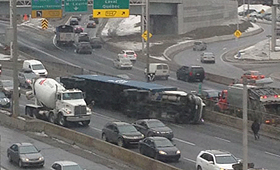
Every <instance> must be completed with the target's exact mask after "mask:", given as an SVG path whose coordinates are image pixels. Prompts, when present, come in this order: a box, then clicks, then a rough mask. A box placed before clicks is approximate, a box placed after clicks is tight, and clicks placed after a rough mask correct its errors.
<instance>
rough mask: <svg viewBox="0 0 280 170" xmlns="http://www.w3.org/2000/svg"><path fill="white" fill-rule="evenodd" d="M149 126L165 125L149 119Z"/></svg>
mask: <svg viewBox="0 0 280 170" xmlns="http://www.w3.org/2000/svg"><path fill="white" fill-rule="evenodd" d="M147 124H148V127H149V128H154V127H164V126H165V125H164V124H163V123H162V122H161V121H149V122H147Z"/></svg>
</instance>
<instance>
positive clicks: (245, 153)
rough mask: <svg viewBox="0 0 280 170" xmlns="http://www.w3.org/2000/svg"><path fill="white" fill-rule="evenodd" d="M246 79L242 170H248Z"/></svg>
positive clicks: (244, 88)
mask: <svg viewBox="0 0 280 170" xmlns="http://www.w3.org/2000/svg"><path fill="white" fill-rule="evenodd" d="M247 84H248V82H247V78H246V77H244V78H243V103H242V104H243V170H248V127H247V124H248V113H247V99H248V88H247Z"/></svg>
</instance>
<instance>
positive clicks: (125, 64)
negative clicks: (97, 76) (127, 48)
mask: <svg viewBox="0 0 280 170" xmlns="http://www.w3.org/2000/svg"><path fill="white" fill-rule="evenodd" d="M113 63H114V67H116V68H118V69H122V68H126V69H132V67H133V64H132V62H131V61H130V60H129V59H128V58H116V59H115V60H114V61H113Z"/></svg>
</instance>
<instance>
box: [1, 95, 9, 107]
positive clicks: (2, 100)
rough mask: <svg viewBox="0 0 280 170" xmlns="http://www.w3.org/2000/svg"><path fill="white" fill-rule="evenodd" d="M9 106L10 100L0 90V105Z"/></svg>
mask: <svg viewBox="0 0 280 170" xmlns="http://www.w3.org/2000/svg"><path fill="white" fill-rule="evenodd" d="M10 106H11V100H10V99H9V98H8V97H7V96H6V95H5V94H4V93H3V92H0V107H5V108H9V107H10Z"/></svg>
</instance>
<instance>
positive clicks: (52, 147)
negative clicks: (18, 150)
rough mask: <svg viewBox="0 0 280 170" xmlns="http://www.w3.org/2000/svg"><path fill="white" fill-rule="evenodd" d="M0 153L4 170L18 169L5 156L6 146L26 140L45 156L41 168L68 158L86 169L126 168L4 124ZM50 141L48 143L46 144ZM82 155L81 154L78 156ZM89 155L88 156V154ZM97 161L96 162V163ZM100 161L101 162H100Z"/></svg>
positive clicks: (39, 134)
mask: <svg viewBox="0 0 280 170" xmlns="http://www.w3.org/2000/svg"><path fill="white" fill-rule="evenodd" d="M0 134H1V135H0V137H1V140H0V141H1V142H0V144H1V145H0V146H1V148H0V151H1V152H0V154H1V162H0V163H1V166H2V167H4V168H5V169H6V170H19V169H22V168H19V167H18V165H17V164H16V163H10V162H9V160H8V158H7V148H9V147H10V146H11V145H12V144H13V143H17V142H28V143H32V144H34V145H35V146H36V147H37V148H38V149H39V150H41V154H42V155H43V156H44V158H45V165H44V167H43V168H40V169H42V170H46V169H50V168H51V165H52V164H53V162H55V161H60V160H68V161H74V162H77V163H79V165H80V166H81V167H82V168H84V169H87V170H112V169H119V170H122V169H127V167H126V165H122V166H117V165H115V167H109V166H112V163H110V162H112V161H109V160H104V159H103V160H101V158H100V157H101V155H95V156H91V157H95V159H92V158H91V159H86V158H84V157H87V156H88V155H92V154H89V153H87V152H86V151H84V150H82V149H80V148H77V147H75V146H71V145H68V144H67V143H64V142H62V141H59V140H56V139H51V138H49V137H48V136H45V135H44V134H41V133H32V134H28V133H26V134H25V133H24V132H22V131H18V130H12V129H9V128H6V127H4V126H0ZM30 136H36V137H35V138H38V139H39V140H36V139H33V138H31V137H30ZM42 141H43V142H42ZM47 143H50V144H47ZM79 155H82V156H79ZM88 157H90V156H88ZM102 161H103V162H102ZM96 162H97V163H96ZM101 163H102V164H101ZM25 169H39V168H36V167H34V168H25Z"/></svg>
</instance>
